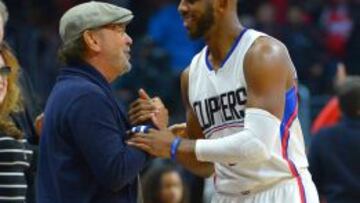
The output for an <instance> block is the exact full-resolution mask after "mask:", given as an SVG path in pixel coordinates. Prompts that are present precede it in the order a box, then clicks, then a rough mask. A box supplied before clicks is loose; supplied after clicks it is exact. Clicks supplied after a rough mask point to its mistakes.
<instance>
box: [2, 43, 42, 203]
mask: <svg viewBox="0 0 360 203" xmlns="http://www.w3.org/2000/svg"><path fill="white" fill-rule="evenodd" d="M18 71H19V66H18V65H17V63H16V60H15V58H14V57H13V55H12V53H11V52H10V50H9V48H8V47H7V46H6V45H4V44H3V45H1V47H0V166H1V167H0V174H1V175H0V185H1V190H0V197H1V199H0V200H1V201H2V202H34V199H32V198H33V196H31V197H30V196H28V195H29V194H27V188H28V186H29V185H31V184H33V183H32V182H28V180H29V179H28V178H29V175H28V174H29V173H30V174H33V172H34V169H33V167H35V166H36V164H35V163H34V162H35V159H33V154H34V151H33V150H32V149H30V148H31V147H30V146H29V145H28V144H27V143H26V142H23V140H22V139H23V137H24V133H25V132H23V131H22V130H21V129H20V128H19V126H18V125H17V123H15V122H14V120H13V118H12V116H13V114H14V113H16V112H18V111H21V109H22V104H21V94H20V88H19V87H18V85H17V82H18V81H17V80H18ZM31 177H32V175H31ZM30 180H31V181H33V180H34V178H30ZM26 198H27V199H26ZM30 198H31V199H30Z"/></svg>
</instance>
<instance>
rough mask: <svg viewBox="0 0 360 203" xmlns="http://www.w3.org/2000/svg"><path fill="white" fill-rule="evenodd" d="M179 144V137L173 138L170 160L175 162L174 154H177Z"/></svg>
mask: <svg viewBox="0 0 360 203" xmlns="http://www.w3.org/2000/svg"><path fill="white" fill-rule="evenodd" d="M180 143H181V138H180V137H175V139H174V140H173V141H172V143H171V148H170V158H171V159H172V160H174V161H175V160H176V152H177V149H178V147H179V145H180Z"/></svg>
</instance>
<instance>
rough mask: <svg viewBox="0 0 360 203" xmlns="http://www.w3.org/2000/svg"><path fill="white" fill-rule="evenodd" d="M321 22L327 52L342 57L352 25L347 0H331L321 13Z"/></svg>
mask: <svg viewBox="0 0 360 203" xmlns="http://www.w3.org/2000/svg"><path fill="white" fill-rule="evenodd" d="M321 23H322V26H323V27H324V31H325V44H326V48H327V49H328V52H329V53H330V54H332V55H333V56H335V57H338V58H342V57H344V56H345V46H346V42H347V40H348V38H349V35H350V33H351V29H352V25H353V21H352V19H351V16H350V13H349V7H348V0H331V2H330V3H329V5H327V6H326V7H325V9H324V11H323V13H322V16H321Z"/></svg>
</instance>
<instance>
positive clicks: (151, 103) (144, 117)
mask: <svg viewBox="0 0 360 203" xmlns="http://www.w3.org/2000/svg"><path fill="white" fill-rule="evenodd" d="M128 114H129V120H130V124H132V125H140V124H143V123H146V122H149V121H150V122H151V123H152V124H153V125H155V127H157V128H158V129H166V128H167V126H168V123H169V113H168V110H167V108H166V107H165V105H164V104H163V102H162V101H161V99H160V98H159V97H154V98H151V97H150V96H149V95H148V94H147V93H146V92H145V90H143V89H140V90H139V98H138V99H137V100H135V101H134V102H133V103H131V105H130V109H129V112H128Z"/></svg>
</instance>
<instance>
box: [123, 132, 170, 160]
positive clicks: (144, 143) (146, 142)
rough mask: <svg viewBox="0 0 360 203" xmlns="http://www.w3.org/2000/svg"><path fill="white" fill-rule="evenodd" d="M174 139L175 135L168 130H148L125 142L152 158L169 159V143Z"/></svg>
mask: <svg viewBox="0 0 360 203" xmlns="http://www.w3.org/2000/svg"><path fill="white" fill-rule="evenodd" d="M174 138H175V135H174V134H172V133H171V131H170V130H168V129H165V130H156V129H150V130H149V132H148V133H146V134H145V133H136V134H134V135H133V136H132V138H131V139H130V140H128V141H127V144H128V145H131V146H134V147H137V148H139V149H141V150H144V151H146V152H147V153H149V154H151V155H153V156H157V157H163V158H169V157H170V148H171V143H172V141H173V140H174Z"/></svg>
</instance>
